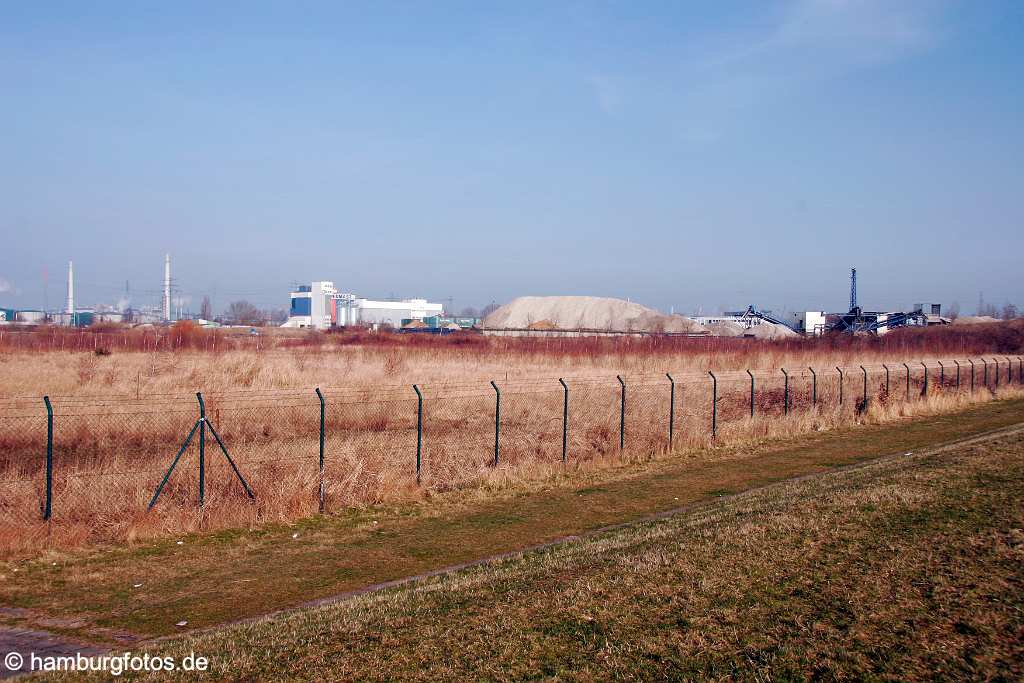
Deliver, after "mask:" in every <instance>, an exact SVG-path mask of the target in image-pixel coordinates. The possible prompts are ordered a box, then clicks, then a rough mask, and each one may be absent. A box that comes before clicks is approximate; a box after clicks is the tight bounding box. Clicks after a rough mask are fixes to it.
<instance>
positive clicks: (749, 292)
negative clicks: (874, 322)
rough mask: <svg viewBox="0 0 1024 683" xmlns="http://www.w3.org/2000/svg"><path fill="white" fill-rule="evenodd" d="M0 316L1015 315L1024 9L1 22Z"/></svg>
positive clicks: (151, 10) (450, 7)
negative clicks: (333, 312) (393, 300)
mask: <svg viewBox="0 0 1024 683" xmlns="http://www.w3.org/2000/svg"><path fill="white" fill-rule="evenodd" d="M0 18H2V21H0V78H2V80H3V83H4V85H5V88H4V90H5V92H6V93H7V94H8V98H7V104H8V106H6V107H5V108H4V109H3V110H2V111H0V124H2V126H3V129H4V133H5V134H4V135H3V136H2V138H0V152H2V154H3V158H4V159H5V160H6V161H7V163H6V164H4V166H3V170H2V171H0V173H2V175H0V204H2V206H3V209H2V210H0V227H2V229H3V234H4V236H5V240H4V245H3V251H2V256H0V307H4V308H7V307H11V308H21V309H25V308H39V307H43V306H44V305H47V304H48V307H49V308H50V309H59V308H61V307H62V302H63V300H64V297H65V292H64V289H65V281H66V268H67V262H68V261H69V260H73V261H74V263H75V272H76V301H77V303H78V304H79V305H80V306H83V307H85V306H91V305H96V304H104V303H106V304H115V303H117V301H118V300H119V299H120V298H121V297H122V296H123V293H124V290H125V283H126V281H127V282H128V283H130V288H131V292H132V296H131V299H132V305H133V306H136V307H138V306H146V305H155V304H158V303H159V300H160V290H161V284H162V276H163V258H164V254H165V253H168V252H169V253H170V254H171V256H172V266H173V275H174V280H175V284H176V288H177V292H178V296H180V297H181V298H182V300H183V302H184V301H185V300H187V304H186V306H187V307H188V308H190V309H191V310H192V311H193V312H196V311H198V309H199V302H200V300H201V299H202V297H203V296H210V297H211V298H212V299H213V303H214V307H215V310H216V311H218V312H219V311H222V310H223V309H224V308H226V306H227V305H228V303H230V302H231V301H234V300H238V299H247V300H249V301H251V302H252V303H254V304H256V305H258V306H260V307H279V308H280V307H285V306H287V302H288V292H289V290H290V288H291V286H292V284H293V283H295V282H298V283H308V282H310V281H314V280H332V281H333V282H335V284H336V285H337V286H338V287H339V288H340V289H342V290H346V291H353V292H356V293H358V294H360V295H362V296H368V297H371V298H375V297H390V296H397V297H413V296H416V297H425V298H429V299H431V300H433V301H441V302H443V303H445V304H446V305H447V304H448V299H449V297H451V299H452V308H453V309H454V310H455V311H456V312H457V311H458V310H459V309H461V308H463V307H466V306H474V307H477V308H480V307H483V306H484V305H486V304H488V303H490V302H491V301H496V302H498V303H502V302H505V301H508V300H511V299H512V298H514V297H516V296H524V295H545V294H551V295H554V294H581V295H591V296H614V297H620V298H628V299H630V300H633V301H637V302H639V303H642V304H645V305H648V306H651V307H654V308H658V309H660V310H663V311H666V312H667V311H669V310H670V309H671V308H674V309H675V311H676V312H681V313H693V312H696V311H698V310H703V311H704V312H705V313H712V312H718V311H720V310H722V309H738V308H743V307H745V306H746V305H748V304H755V305H757V306H758V307H760V308H763V309H773V310H776V311H782V310H832V311H835V310H844V309H845V307H846V305H847V300H848V290H849V269H850V267H856V268H857V269H858V275H859V282H858V285H859V287H858V289H859V295H860V301H861V303H862V304H863V305H864V306H865V307H866V308H872V309H883V310H884V309H901V308H906V307H907V306H909V305H910V304H912V303H915V302H933V301H934V302H940V303H942V304H944V305H945V306H949V305H951V304H953V303H954V302H956V303H958V304H959V306H960V310H961V312H962V313H965V314H967V313H972V312H973V311H974V310H975V308H976V307H977V302H978V298H979V293H980V292H984V297H985V300H986V302H988V303H992V304H995V305H996V306H999V307H1001V306H1002V305H1003V304H1004V303H1008V302H1012V303H1016V304H1018V305H1019V304H1022V303H1024V278H1022V277H1021V276H1020V274H1019V273H1020V270H1021V267H1020V265H1019V261H1020V258H1021V257H1020V254H1021V251H1022V248H1024V230H1022V229H1021V227H1022V224H1024V199H1022V197H1024V192H1022V191H1021V188H1022V187H1024V183H1022V173H1021V171H1020V160H1021V159H1022V158H1024V135H1022V132H1021V124H1020V122H1021V120H1024V116H1022V115H1024V94H1022V89H1021V88H1020V85H1019V80H1020V75H1021V73H1024V69H1022V66H1024V59H1022V48H1021V44H1020V36H1021V35H1024V31H1022V29H1024V5H1022V4H1020V3H1014V2H990V3H970V2H955V1H936V2H900V3H895V2H853V1H851V2H844V1H841V0H806V1H798V2H779V3H770V4H769V3H764V4H762V3H742V2H723V3H714V4H710V5H708V6H697V5H689V4H687V5H684V6H679V4H678V3H637V4H634V3H617V2H608V3H598V2H595V3H585V2H584V3H580V2H570V3H560V4H555V3H530V2H527V3H514V4H512V3H509V4H504V5H498V4H484V5H481V4H475V3H436V4H430V5H428V6H417V5H412V4H404V3H374V4H367V5H347V6H344V7H341V6H337V5H336V4H334V3H312V4H308V5H303V6H301V7H299V6H293V5H291V4H274V3H251V4H250V3H247V4H245V5H230V4H227V3H225V4H217V5H207V4H204V3H191V2H183V3H174V4H173V5H167V4H163V5H136V4H127V3H126V4H116V3H97V4H90V5H88V6H83V5H77V4H74V3H69V4H60V3H48V4H46V5H32V4H22V5H11V6H7V7H5V8H4V9H3V10H0Z"/></svg>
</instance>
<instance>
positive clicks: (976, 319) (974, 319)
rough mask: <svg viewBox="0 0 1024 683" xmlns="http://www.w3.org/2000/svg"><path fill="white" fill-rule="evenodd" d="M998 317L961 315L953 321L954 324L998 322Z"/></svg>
mask: <svg viewBox="0 0 1024 683" xmlns="http://www.w3.org/2000/svg"><path fill="white" fill-rule="evenodd" d="M998 322H1001V321H1000V320H999V318H993V317H992V316H990V315H962V316H960V317H959V318H957V319H956V320H954V321H953V324H954V325H977V324H978V323H998Z"/></svg>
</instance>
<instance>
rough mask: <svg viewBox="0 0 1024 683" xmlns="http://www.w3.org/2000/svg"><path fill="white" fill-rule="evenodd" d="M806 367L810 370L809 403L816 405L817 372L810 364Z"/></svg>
mask: <svg viewBox="0 0 1024 683" xmlns="http://www.w3.org/2000/svg"><path fill="white" fill-rule="evenodd" d="M807 369H808V370H810V371H811V405H812V406H816V405H818V373H816V372H815V371H814V368H812V367H810V366H808V368H807Z"/></svg>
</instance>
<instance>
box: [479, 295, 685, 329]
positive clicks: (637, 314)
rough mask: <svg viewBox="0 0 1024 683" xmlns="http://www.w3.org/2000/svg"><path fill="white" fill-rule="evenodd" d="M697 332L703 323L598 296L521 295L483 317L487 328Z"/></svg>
mask: <svg viewBox="0 0 1024 683" xmlns="http://www.w3.org/2000/svg"><path fill="white" fill-rule="evenodd" d="M540 324H543V325H544V326H545V328H547V325H548V324H550V325H552V326H553V327H552V328H550V329H560V330H608V331H614V332H626V331H644V332H697V331H700V330H702V329H703V326H701V325H700V324H698V323H696V322H694V321H693V320H690V319H689V318H684V317H683V316H681V315H663V314H661V313H659V312H658V311H656V310H654V309H653V308H647V307H646V306H641V305H640V304H638V303H633V302H632V301H625V300H623V299H612V298H607V297H597V296H521V297H519V298H518V299H513V300H512V301H511V302H509V303H507V304H505V305H504V306H502V307H501V308H499V309H498V310H496V311H494V312H493V313H491V314H490V315H489V316H487V317H486V318H485V319H484V326H485V327H487V328H490V329H528V328H533V329H536V326H537V325H540Z"/></svg>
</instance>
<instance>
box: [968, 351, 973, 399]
mask: <svg viewBox="0 0 1024 683" xmlns="http://www.w3.org/2000/svg"><path fill="white" fill-rule="evenodd" d="M967 362H968V363H970V364H971V393H972V394H973V393H974V359H973V358H968V359H967Z"/></svg>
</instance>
